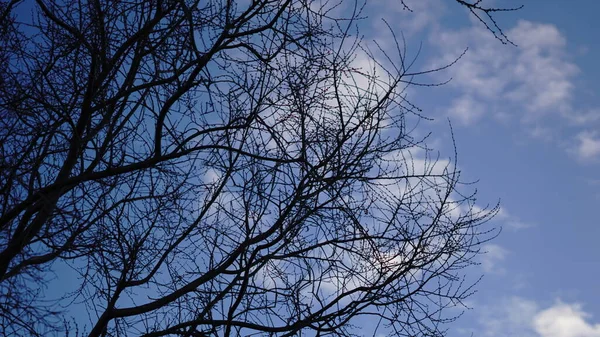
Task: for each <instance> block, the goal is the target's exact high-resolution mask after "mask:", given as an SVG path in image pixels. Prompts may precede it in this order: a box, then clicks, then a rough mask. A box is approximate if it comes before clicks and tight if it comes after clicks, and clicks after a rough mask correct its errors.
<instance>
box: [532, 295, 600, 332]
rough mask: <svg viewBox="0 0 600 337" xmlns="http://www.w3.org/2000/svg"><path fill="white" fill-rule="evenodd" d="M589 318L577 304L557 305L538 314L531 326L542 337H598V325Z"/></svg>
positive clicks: (599, 329) (599, 327)
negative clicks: (589, 320)
mask: <svg viewBox="0 0 600 337" xmlns="http://www.w3.org/2000/svg"><path fill="white" fill-rule="evenodd" d="M590 318H591V315H590V314H587V313H585V312H584V311H583V310H582V307H581V305H579V304H565V303H558V304H556V305H554V306H553V307H550V308H548V309H546V310H544V311H542V312H540V313H538V314H537V315H536V316H535V318H534V321H533V326H534V329H535V331H536V332H537V333H538V334H539V335H540V336H542V337H600V324H592V323H589V322H588V321H587V320H588V319H590Z"/></svg>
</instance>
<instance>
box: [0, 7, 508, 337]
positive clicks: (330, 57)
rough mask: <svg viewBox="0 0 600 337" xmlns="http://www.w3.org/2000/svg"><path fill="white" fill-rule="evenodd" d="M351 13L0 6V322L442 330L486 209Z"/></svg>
mask: <svg viewBox="0 0 600 337" xmlns="http://www.w3.org/2000/svg"><path fill="white" fill-rule="evenodd" d="M456 3H457V4H458V5H462V6H467V7H468V8H469V9H470V10H471V11H472V13H473V14H475V15H477V16H478V17H479V18H480V19H482V20H483V19H486V20H487V18H489V19H492V21H491V24H490V25H488V26H487V27H488V28H489V29H491V30H492V31H493V32H494V34H495V35H496V36H497V37H498V38H499V39H500V40H502V41H508V40H507V38H506V36H504V34H503V33H502V31H501V30H500V29H499V27H498V26H497V25H496V23H495V21H493V18H492V17H491V16H488V15H491V14H493V13H494V11H496V10H497V9H491V8H486V7H482V5H481V3H480V1H477V2H475V3H468V2H466V1H460V0H457V1H456ZM348 5H349V2H346V1H344V3H343V4H341V3H328V2H326V1H314V2H312V1H292V0H265V1H262V0H252V1H233V0H221V1H218V0H206V1H200V0H151V1H149V0H110V1H109V0H83V1H82V0H61V1H44V0H37V1H29V2H26V1H15V0H13V1H2V2H1V5H0V16H1V17H0V74H1V78H0V334H2V335H6V336H30V335H65V334H66V335H88V336H137V335H141V336H167V335H171V336H209V335H214V336H231V335H244V336H246V335H265V336H267V335H268V336H292V335H310V336H313V335H314V336H325V335H339V336H349V335H351V334H352V333H356V332H357V330H355V326H354V325H353V323H355V322H357V319H360V317H371V320H372V322H373V326H377V328H378V329H381V331H387V332H391V333H393V334H395V335H401V336H402V335H403V336H415V335H424V336H438V335H443V333H444V325H443V323H445V322H447V321H450V320H452V317H453V316H448V314H446V311H444V310H443V309H445V308H448V307H452V306H456V305H460V303H461V301H462V300H463V299H464V298H465V297H466V296H468V295H469V294H470V293H471V292H472V291H471V286H470V285H471V283H469V284H468V285H467V284H465V283H463V280H464V278H463V277H462V276H461V275H462V273H463V272H462V269H463V268H464V267H466V266H468V265H470V264H472V263H473V262H472V259H473V257H474V256H475V255H476V254H477V253H478V247H479V245H480V244H481V242H483V241H485V240H487V239H489V238H490V237H491V236H493V233H494V232H489V230H487V229H485V227H482V224H483V223H485V222H486V221H487V220H488V219H490V217H491V216H492V215H493V214H494V212H495V211H496V210H497V208H491V209H486V210H480V209H478V208H475V207H474V200H475V199H474V195H464V194H463V193H460V191H459V190H458V186H460V181H459V172H458V171H457V170H456V163H455V162H453V163H446V164H445V163H444V162H441V161H440V162H438V161H437V160H436V159H435V157H432V156H430V153H431V152H430V151H429V149H428V148H427V147H426V146H425V144H424V142H423V139H419V138H415V137H414V136H413V135H412V133H411V127H410V126H411V123H410V121H411V119H419V118H420V112H419V111H418V109H416V107H414V106H413V105H412V104H410V103H409V102H408V101H406V99H405V95H404V94H403V91H404V89H405V88H406V87H407V86H408V85H420V84H422V83H418V81H417V77H418V76H419V75H423V74H425V73H428V72H431V71H436V70H440V69H432V70H428V71H411V70H410V69H411V66H410V65H411V60H407V58H406V53H405V48H404V46H403V45H402V44H398V45H397V46H396V47H397V48H395V49H391V50H390V49H387V50H384V49H377V48H375V49H368V48H367V47H366V44H365V43H363V42H362V41H361V39H360V37H359V36H358V34H357V33H356V32H355V30H354V29H355V28H356V20H358V19H359V18H360V16H361V7H360V4H355V3H352V4H351V5H352V6H354V7H353V8H350V9H348ZM398 5H401V3H400V2H399V4H398ZM405 5H408V6H410V4H405ZM340 7H344V8H345V9H344V10H340ZM407 8H408V7H407ZM339 13H342V14H339ZM482 22H484V23H485V22H489V20H488V21H485V20H483V21H482ZM366 64H368V65H369V66H365V65H366ZM419 149H420V150H421V153H423V154H424V157H422V158H421V157H420V158H414V157H413V156H412V154H414V153H415V150H419ZM436 163H437V164H438V165H435V164H436ZM50 283H53V284H57V283H58V284H59V286H53V289H59V290H60V291H62V293H53V294H49V293H47V292H46V291H45V289H46V287H47V286H48V285H49V284H50ZM83 313H85V314H83ZM71 316H77V317H78V318H77V319H73V320H71V319H70V318H69V317H71ZM81 317H84V318H81Z"/></svg>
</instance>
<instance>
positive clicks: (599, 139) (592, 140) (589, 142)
mask: <svg viewBox="0 0 600 337" xmlns="http://www.w3.org/2000/svg"><path fill="white" fill-rule="evenodd" d="M576 139H577V145H576V148H575V149H574V150H573V151H574V152H575V154H576V155H577V157H578V158H579V159H580V160H584V161H587V160H591V159H594V158H596V157H598V156H599V155H600V136H598V134H597V133H595V132H590V131H582V132H580V133H579V134H578V135H577V137H576Z"/></svg>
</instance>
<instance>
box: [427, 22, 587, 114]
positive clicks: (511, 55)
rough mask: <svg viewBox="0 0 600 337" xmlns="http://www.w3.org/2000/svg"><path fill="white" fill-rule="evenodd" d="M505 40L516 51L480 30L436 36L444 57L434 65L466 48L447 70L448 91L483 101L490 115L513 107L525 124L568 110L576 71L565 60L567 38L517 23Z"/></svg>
mask: <svg viewBox="0 0 600 337" xmlns="http://www.w3.org/2000/svg"><path fill="white" fill-rule="evenodd" d="M507 35H508V36H509V37H510V38H511V39H512V40H513V41H515V43H517V44H518V45H519V46H518V47H513V46H505V45H502V44H500V43H499V42H498V41H497V40H496V39H495V38H494V37H493V36H492V34H490V33H489V32H488V31H486V30H485V29H481V27H479V26H478V25H473V26H472V27H469V28H466V29H462V30H455V31H451V30H448V31H438V32H435V33H434V34H432V35H431V37H430V42H431V44H433V45H436V46H439V48H440V51H441V55H442V56H441V58H440V59H438V60H437V61H436V62H435V63H434V66H438V67H439V66H442V65H444V64H448V63H450V62H452V60H453V59H454V58H455V57H456V56H458V55H460V53H461V52H462V51H463V50H464V48H466V47H469V50H468V52H467V54H466V55H465V56H464V57H463V58H462V59H461V60H460V61H459V62H458V63H457V64H455V65H454V66H452V67H450V69H449V70H448V73H449V74H450V76H452V78H453V81H452V82H450V86H451V87H453V88H455V89H457V90H459V91H461V92H463V93H466V94H469V95H471V97H472V98H473V99H479V100H480V104H483V102H485V105H486V106H487V107H488V109H489V110H499V108H498V107H500V106H506V105H507V104H508V103H510V104H516V105H517V106H519V107H521V109H516V111H518V112H520V113H522V116H520V117H521V119H522V120H524V121H526V122H531V121H535V120H537V119H539V118H541V117H542V116H545V115H547V114H551V113H555V114H560V113H566V112H567V111H572V110H573V107H572V100H573V90H574V84H573V78H574V76H575V75H576V74H577V73H578V72H579V69H578V68H577V66H576V65H575V64H573V63H572V62H570V61H569V58H568V56H567V53H566V38H565V37H564V36H563V35H562V34H561V33H560V32H559V31H558V29H557V28H556V27H555V26H554V25H550V24H540V23H533V22H529V21H520V22H519V23H518V24H517V25H516V26H515V27H514V28H512V29H510V30H508V31H507Z"/></svg>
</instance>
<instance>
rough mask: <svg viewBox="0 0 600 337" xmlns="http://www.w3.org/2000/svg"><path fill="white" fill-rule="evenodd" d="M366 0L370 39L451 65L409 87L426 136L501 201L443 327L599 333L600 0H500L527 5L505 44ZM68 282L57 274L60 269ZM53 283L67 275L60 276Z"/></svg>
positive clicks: (450, 14)
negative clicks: (472, 287) (468, 281)
mask: <svg viewBox="0 0 600 337" xmlns="http://www.w3.org/2000/svg"><path fill="white" fill-rule="evenodd" d="M405 2H406V4H407V5H409V6H410V7H411V8H412V9H413V12H412V13H411V12H408V11H405V10H403V9H402V7H401V6H400V5H399V1H398V0H372V1H370V2H369V7H368V9H367V10H368V14H369V17H368V19H366V20H364V21H362V22H361V32H362V33H364V34H365V35H366V39H367V40H368V39H377V40H379V41H382V42H383V43H385V42H389V34H388V33H387V30H386V29H384V25H383V24H382V22H381V21H380V20H379V18H381V17H384V18H386V19H387V20H388V22H389V23H390V24H391V26H392V28H393V29H394V30H395V31H397V32H400V31H402V32H403V34H404V35H405V36H406V38H407V47H408V52H409V55H410V54H411V53H412V54H413V55H414V53H415V52H416V51H417V49H418V47H419V44H420V43H422V51H421V54H420V56H419V59H418V61H417V63H416V65H415V67H416V68H415V70H419V69H427V68H430V67H436V66H439V65H443V64H446V63H448V62H450V61H452V60H453V59H454V58H456V57H457V56H458V55H460V53H461V52H462V51H463V50H464V49H465V48H469V50H468V52H467V53H466V54H465V56H464V57H463V58H462V59H461V60H460V61H459V62H458V63H457V64H456V65H455V66H453V67H452V68H450V69H448V70H445V71H443V72H439V73H436V74H434V75H432V76H430V77H427V78H424V79H425V80H427V81H431V82H436V81H444V80H446V79H448V78H450V77H451V78H452V79H453V80H452V81H451V82H450V83H448V84H447V85H445V86H442V87H435V88H412V89H409V91H408V93H409V96H408V98H409V100H410V101H411V102H412V103H415V104H416V105H417V106H419V107H420V108H422V109H423V113H424V115H426V116H430V117H434V118H435V120H434V121H432V122H430V123H427V124H424V125H422V129H419V131H420V132H422V133H423V134H424V133H425V131H427V130H428V129H430V130H432V131H434V134H433V136H432V138H431V139H430V141H429V145H430V146H431V147H432V148H435V149H439V150H440V151H441V153H442V155H443V156H444V155H448V154H450V153H451V151H452V148H451V145H452V144H451V141H450V139H451V138H450V134H449V128H448V124H447V118H450V120H451V121H452V125H453V128H454V136H455V139H456V144H457V147H458V154H459V162H458V166H459V168H460V169H461V171H462V172H463V178H464V179H465V180H467V181H474V180H478V183H477V184H476V187H477V189H478V193H479V201H480V203H481V204H482V205H485V204H486V203H490V204H492V205H493V204H495V203H496V202H497V201H498V200H500V201H501V205H502V209H501V212H500V214H499V215H498V216H497V217H496V219H495V220H494V223H495V224H496V225H498V226H502V228H503V231H502V233H501V235H500V236H499V237H498V238H497V239H495V240H494V241H492V242H490V243H488V244H486V246H485V247H484V250H486V251H487V254H485V255H483V256H481V258H480V259H479V262H480V266H479V267H478V268H472V269H471V270H470V271H469V272H470V273H472V274H473V275H474V276H475V277H476V276H477V275H480V274H482V273H483V274H485V277H484V278H483V280H482V281H481V283H480V284H479V286H478V292H477V293H476V294H475V295H473V296H472V297H471V298H470V301H469V302H468V305H469V306H470V307H472V308H473V310H468V311H467V312H466V313H465V315H464V316H463V317H462V318H461V319H459V320H458V321H456V322H454V323H452V324H451V325H449V326H448V328H449V329H450V330H449V335H450V336H452V337H461V336H471V334H473V336H484V337H485V336H489V337H495V336H520V337H600V301H599V300H598V299H600V287H599V286H598V281H597V279H598V278H599V277H600V268H599V267H600V245H599V244H597V240H598V238H600V223H599V222H598V220H597V219H598V216H597V212H598V210H600V174H598V172H599V168H600V97H599V93H598V90H597V89H598V88H599V87H600V65H599V64H598V62H597V60H599V59H600V45H599V44H598V42H599V41H598V34H597V33H596V32H600V22H598V21H597V15H598V13H599V12H600V1H594V0H579V1H576V2H575V1H567V0H528V1H527V0H521V1H516V0H515V1H513V0H502V1H501V0H496V1H495V2H490V1H489V0H488V1H487V2H488V3H492V4H493V3H496V4H497V5H499V6H506V7H511V6H518V5H520V4H525V7H524V8H523V9H521V10H519V11H517V12H509V13H499V14H498V15H497V16H496V17H495V18H496V19H497V20H498V23H499V25H500V26H501V27H502V28H503V29H504V31H505V33H506V34H507V36H508V37H509V38H510V39H511V40H512V41H514V42H515V44H517V45H518V46H516V47H515V46H512V45H503V44H501V43H500V42H499V41H498V40H495V39H494V37H493V35H492V34H491V33H489V32H488V31H486V30H485V28H484V27H483V26H482V25H481V24H480V23H479V22H477V21H475V20H473V18H472V17H470V16H469V15H468V13H467V12H466V11H465V10H464V9H462V8H461V7H460V6H458V5H456V4H455V3H454V1H448V0H405ZM61 282H62V281H61ZM61 285H64V284H62V283H61Z"/></svg>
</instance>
